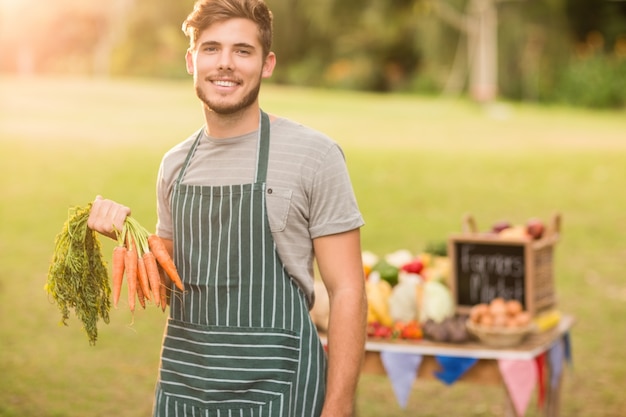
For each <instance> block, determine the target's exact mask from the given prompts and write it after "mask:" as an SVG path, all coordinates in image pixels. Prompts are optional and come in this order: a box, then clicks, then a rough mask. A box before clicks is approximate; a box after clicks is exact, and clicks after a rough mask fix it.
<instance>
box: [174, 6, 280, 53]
mask: <svg viewBox="0 0 626 417" xmlns="http://www.w3.org/2000/svg"><path fill="white" fill-rule="evenodd" d="M235 18H243V19H249V20H252V21H253V22H254V23H256V25H257V27H258V29H259V40H260V41H261V45H262V46H263V56H264V57H266V56H267V55H268V54H269V53H270V50H271V48H272V31H273V27H272V12H271V11H270V10H269V8H268V7H267V5H266V4H265V2H264V1H263V0H198V1H197V2H196V4H195V5H194V7H193V11H192V12H191V13H190V14H189V16H187V19H186V20H185V21H184V22H183V27H182V29H183V32H185V35H187V37H189V46H190V48H191V49H194V48H195V47H196V44H195V43H196V40H197V39H198V38H199V37H200V34H201V33H202V31H204V30H205V29H206V28H208V27H209V26H211V25H212V24H213V23H216V22H221V21H224V20H228V19H235Z"/></svg>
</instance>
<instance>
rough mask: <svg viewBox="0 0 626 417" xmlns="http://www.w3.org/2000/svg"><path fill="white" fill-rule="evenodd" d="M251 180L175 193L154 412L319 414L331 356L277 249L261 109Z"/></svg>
mask: <svg viewBox="0 0 626 417" xmlns="http://www.w3.org/2000/svg"><path fill="white" fill-rule="evenodd" d="M259 135H260V138H259V141H258V142H259V145H258V150H257V168H256V175H255V182H254V183H253V184H242V185H227V186H199V185H186V184H182V180H183V178H184V176H185V171H186V170H187V167H188V166H189V162H190V161H191V159H192V157H193V154H194V151H195V149H196V148H197V146H198V143H199V141H200V137H201V136H202V135H201V134H198V137H197V138H196V141H195V143H194V145H193V146H192V148H191V150H190V151H189V154H188V155H187V158H186V161H185V163H184V165H183V168H182V169H181V172H180V174H179V176H178V178H177V180H176V183H175V185H174V190H173V194H172V215H173V219H174V260H175V262H176V265H177V267H178V269H179V272H180V274H181V277H182V279H183V282H184V284H185V292H184V293H181V292H180V291H177V290H176V288H175V287H173V288H172V291H173V292H172V297H171V303H170V316H169V319H168V323H167V327H166V330H165V337H164V341H163V348H162V352H161V365H160V370H159V380H158V382H157V387H156V393H155V404H154V412H153V415H154V416H158V417H174V416H176V417H185V416H195V417H198V416H203V417H233V416H237V417H244V416H245V417H248V416H249V417H252V416H254V417H296V416H297V417H308V416H311V417H313V416H319V415H320V413H321V409H322V406H323V402H324V395H325V374H326V356H325V353H324V349H323V347H322V345H321V343H320V340H319V337H318V335H317V332H316V329H315V326H314V325H313V324H312V322H311V319H310V315H309V312H308V308H307V302H306V297H305V294H304V293H303V291H302V290H301V289H300V287H298V286H297V285H296V284H295V283H294V281H293V279H291V277H290V276H289V275H288V273H287V271H286V270H285V268H284V267H283V264H282V262H281V260H280V258H279V255H278V253H277V251H276V245H275V243H274V239H273V238H272V234H271V231H270V226H269V222H268V218H267V215H266V204H265V199H266V194H271V193H272V189H271V188H268V187H267V185H266V176H267V166H268V157H269V118H268V117H267V115H266V114H265V113H263V112H261V122H260V129H259Z"/></svg>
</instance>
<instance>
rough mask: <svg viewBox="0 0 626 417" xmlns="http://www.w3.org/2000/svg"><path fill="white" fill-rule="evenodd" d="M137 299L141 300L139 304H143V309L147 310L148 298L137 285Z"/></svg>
mask: <svg viewBox="0 0 626 417" xmlns="http://www.w3.org/2000/svg"><path fill="white" fill-rule="evenodd" d="M138 259H141V257H139V258H138ZM137 299H138V300H139V304H141V308H144V309H145V308H146V296H145V295H144V293H143V290H142V289H141V285H137Z"/></svg>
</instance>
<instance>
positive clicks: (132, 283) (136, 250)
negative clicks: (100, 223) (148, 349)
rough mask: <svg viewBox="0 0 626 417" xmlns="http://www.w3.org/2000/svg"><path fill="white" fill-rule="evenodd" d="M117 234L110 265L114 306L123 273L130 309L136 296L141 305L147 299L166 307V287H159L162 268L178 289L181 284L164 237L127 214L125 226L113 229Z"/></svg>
mask: <svg viewBox="0 0 626 417" xmlns="http://www.w3.org/2000/svg"><path fill="white" fill-rule="evenodd" d="M116 235H117V246H116V247H115V248H114V249H113V265H112V282H113V305H114V306H115V307H117V304H118V302H119V299H120V294H121V292H122V283H123V281H124V276H126V284H127V286H128V306H129V308H130V311H133V312H134V311H135V306H136V301H137V300H139V304H141V306H142V307H143V308H145V307H146V300H148V301H152V302H153V303H154V304H155V305H156V306H157V307H158V306H161V308H162V309H163V310H165V307H166V306H167V288H161V272H164V273H165V274H167V276H168V277H169V279H170V280H171V281H172V282H173V283H174V285H176V287H177V288H178V289H179V290H181V291H184V286H183V282H182V280H181V278H180V276H179V274H178V271H177V269H176V266H175V265H174V261H173V260H172V258H171V257H170V255H169V253H168V251H167V249H166V247H165V245H164V244H163V241H162V240H161V238H160V237H158V236H157V235H155V234H152V233H150V232H148V231H147V230H146V229H145V228H144V227H143V226H141V224H139V222H137V220H135V219H134V218H132V217H127V218H126V221H125V223H124V228H123V229H122V230H121V231H117V230H116Z"/></svg>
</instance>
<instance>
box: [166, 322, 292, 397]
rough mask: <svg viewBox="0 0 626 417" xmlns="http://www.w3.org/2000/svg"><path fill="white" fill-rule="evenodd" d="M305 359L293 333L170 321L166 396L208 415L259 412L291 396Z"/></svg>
mask: <svg viewBox="0 0 626 417" xmlns="http://www.w3.org/2000/svg"><path fill="white" fill-rule="evenodd" d="M299 356H300V339H299V336H298V334H297V333H295V332H292V331H289V330H284V329H270V328H249V327H243V328H242V327H239V328H233V327H221V326H198V325H193V324H190V323H184V322H181V321H178V320H173V319H170V320H169V323H168V326H167V333H166V336H165V340H164V342H163V352H162V355H161V370H160V385H161V388H162V390H163V391H164V393H165V394H166V395H168V396H170V397H176V399H177V400H179V401H180V402H183V403H187V404H189V405H193V406H196V407H199V408H202V409H248V408H258V407H260V406H262V405H263V404H267V403H268V402H270V401H272V400H275V399H278V398H280V397H282V396H283V394H284V393H286V392H288V391H290V390H291V388H292V384H293V382H294V380H295V376H296V372H297V369H298V361H299Z"/></svg>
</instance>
